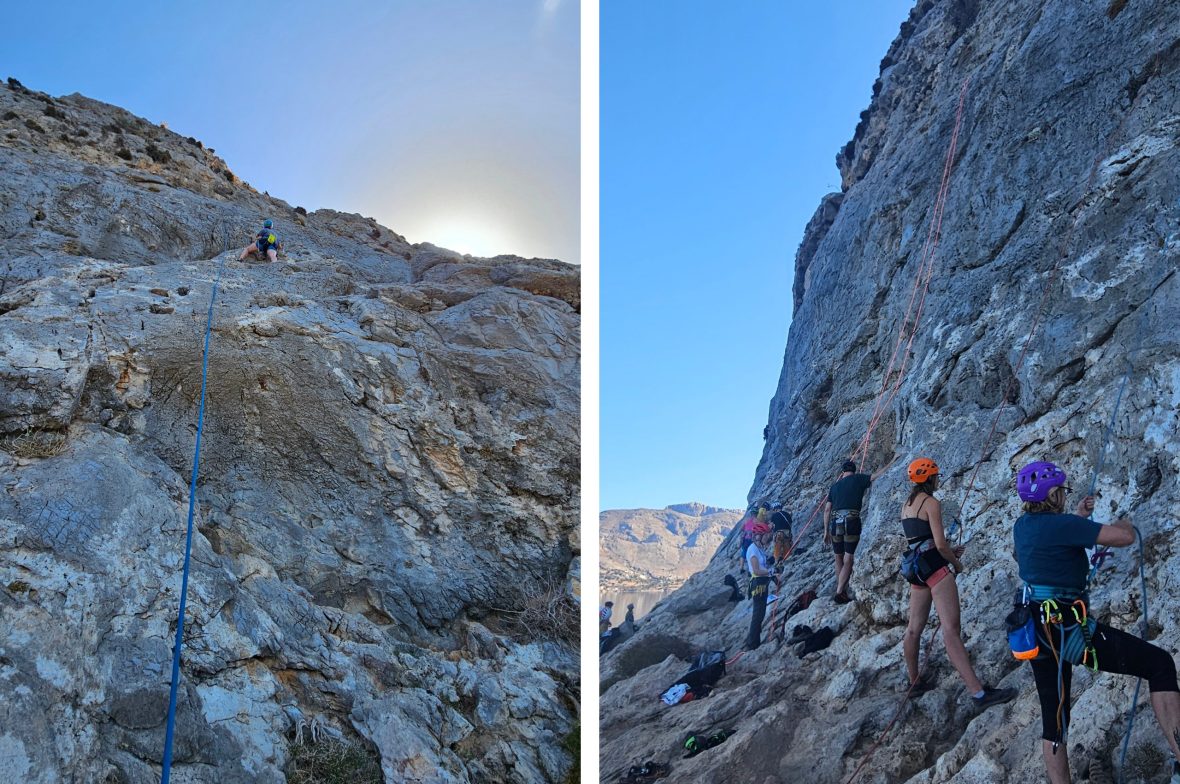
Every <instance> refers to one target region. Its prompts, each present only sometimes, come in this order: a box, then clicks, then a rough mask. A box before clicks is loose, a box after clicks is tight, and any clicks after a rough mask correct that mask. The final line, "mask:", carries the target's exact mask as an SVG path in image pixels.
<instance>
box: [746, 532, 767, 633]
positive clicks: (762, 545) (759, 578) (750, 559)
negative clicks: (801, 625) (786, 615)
mask: <svg viewBox="0 0 1180 784" xmlns="http://www.w3.org/2000/svg"><path fill="white" fill-rule="evenodd" d="M751 533H752V534H753V535H754V540H753V541H752V542H751V543H750V547H749V548H748V549H747V550H746V566H747V568H748V569H749V570H750V598H751V599H753V601H754V607H753V612H754V615H753V617H751V618H750V633H749V634H748V635H747V636H746V650H747V651H752V650H754V649H755V648H757V647H758V646H759V645H761V644H762V621H763V619H765V618H766V598H767V593H768V592H769V591H770V566H769V563H768V562H767V558H766V548H767V547H768V546H769V545H770V526H769V525H767V524H766V523H754V527H753V529H752V531H751Z"/></svg>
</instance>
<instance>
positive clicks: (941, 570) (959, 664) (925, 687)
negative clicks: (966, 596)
mask: <svg viewBox="0 0 1180 784" xmlns="http://www.w3.org/2000/svg"><path fill="white" fill-rule="evenodd" d="M909 477H910V481H911V482H913V485H914V486H913V488H912V489H911V490H910V495H909V498H908V499H907V500H906V502H905V503H904V504H902V507H901V527H902V529H903V530H904V531H905V536H906V542H907V543H908V547H907V548H906V552H905V555H904V556H903V557H902V567H901V574H902V576H903V577H905V579H906V581H907V582H908V583H909V584H910V617H909V624H908V625H907V626H906V630H905V640H904V642H903V651H904V655H905V666H906V672H907V674H908V675H909V678H910V693H911V694H920V693H922V692H925V691H929V690H930V689H931V688H933V683H932V682H930V681H928V680H926V679H925V678H922V679H919V673H918V648H919V646H920V645H921V642H922V630H923V629H924V628H925V627H926V621H927V620H928V619H929V618H930V605H931V603H933V604H934V606H935V607H936V608H937V609H938V620H939V621H940V622H941V623H942V639H943V642H944V643H946V655H947V658H948V659H950V661H951V664H952V665H954V667H955V670H956V671H957V672H958V673H959V677H961V678H962V679H963V683H964V684H966V686H967V691H968V692H970V693H971V695H972V701H973V702H974V703H975V705H976V706H978V707H980V708H986V707H988V706H989V705H998V704H1000V703H1003V702H1008V701H1009V700H1011V699H1012V698H1013V697H1015V696H1016V689H989V688H987V687H986V686H984V685H983V683H981V682H980V680H979V678H978V676H976V674H975V670H974V669H972V667H971V659H970V657H969V656H968V655H967V648H966V647H965V646H964V645H963V638H962V636H961V630H960V626H959V588H958V586H957V585H956V583H955V575H956V574H961V573H962V572H963V564H962V562H961V561H960V560H959V558H960V557H962V555H963V548H962V547H951V546H950V544H949V543H948V542H947V540H946V534H945V532H944V530H943V527H942V504H940V503H939V502H938V499H937V498H935V497H934V492H935V491H936V490H937V489H938V480H939V474H938V466H937V465H935V463H934V461H933V460H930V459H928V458H925V457H919V458H918V459H917V460H915V461H914V462H912V463H910V467H909ZM952 568H953V569H954V571H951V569H952Z"/></svg>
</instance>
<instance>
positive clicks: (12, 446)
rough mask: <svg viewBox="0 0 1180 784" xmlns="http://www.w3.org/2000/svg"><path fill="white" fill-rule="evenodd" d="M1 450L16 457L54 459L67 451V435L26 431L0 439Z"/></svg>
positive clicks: (43, 431) (42, 431)
mask: <svg viewBox="0 0 1180 784" xmlns="http://www.w3.org/2000/svg"><path fill="white" fill-rule="evenodd" d="M0 449H3V450H4V451H5V452H8V453H9V454H11V455H13V456H14V457H24V458H29V457H54V456H56V455H60V454H61V453H62V452H64V451H66V435H65V433H53V432H47V431H45V430H26V431H24V432H23V433H16V434H13V435H8V436H4V437H3V438H0Z"/></svg>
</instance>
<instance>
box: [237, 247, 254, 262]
mask: <svg viewBox="0 0 1180 784" xmlns="http://www.w3.org/2000/svg"><path fill="white" fill-rule="evenodd" d="M252 255H254V246H253V245H248V246H246V247H245V248H242V254H241V255H240V256H238V261H245V260H246V259H247V258H248V257H250V256H252Z"/></svg>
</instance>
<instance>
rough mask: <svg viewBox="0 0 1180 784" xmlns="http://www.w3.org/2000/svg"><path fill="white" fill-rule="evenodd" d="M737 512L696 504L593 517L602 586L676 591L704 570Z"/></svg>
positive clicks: (736, 518) (739, 514)
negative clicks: (594, 519)
mask: <svg viewBox="0 0 1180 784" xmlns="http://www.w3.org/2000/svg"><path fill="white" fill-rule="evenodd" d="M741 517H742V510H741V509H722V508H719V507H716V506H706V505H705V504H699V503H688V504H673V505H672V506H666V507H664V508H663V509H608V510H606V511H603V512H601V513H600V514H599V515H598V523H599V529H600V530H599V549H600V553H601V567H600V580H601V583H602V586H603V588H613V589H620V588H629V589H657V588H676V587H678V586H679V585H680V584H681V583H683V582H684V581H685V580H687V579H688V578H689V577H691V576H692V575H694V574H696V573H697V572H699V571H701V570H702V569H703V568H705V565H706V564H707V563H708V562H709V559H710V558H711V557H712V556H713V553H714V552H716V550H717V547H718V546H719V545H720V544H721V541H722V540H723V539H724V538H725V535H726V534H727V533H729V531H730V530H731V529H732V528H733V526H734V525H735V524H736V523H737V522H738V521H739V520H740V519H741Z"/></svg>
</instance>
